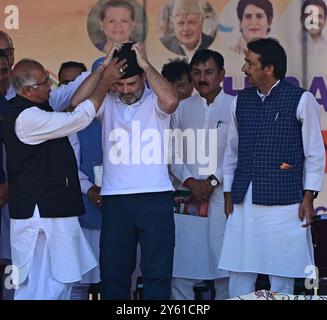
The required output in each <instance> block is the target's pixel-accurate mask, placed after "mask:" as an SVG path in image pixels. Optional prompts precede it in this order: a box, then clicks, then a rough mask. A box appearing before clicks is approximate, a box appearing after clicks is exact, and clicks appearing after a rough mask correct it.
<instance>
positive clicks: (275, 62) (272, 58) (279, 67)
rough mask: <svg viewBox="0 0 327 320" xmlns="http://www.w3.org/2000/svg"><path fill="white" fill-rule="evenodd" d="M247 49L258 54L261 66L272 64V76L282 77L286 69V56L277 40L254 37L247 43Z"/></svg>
mask: <svg viewBox="0 0 327 320" xmlns="http://www.w3.org/2000/svg"><path fill="white" fill-rule="evenodd" d="M248 49H249V50H251V51H252V52H254V53H256V54H258V55H260V62H261V64H262V68H264V67H267V66H271V65H272V66H274V77H275V78H276V79H278V80H280V79H284V78H285V75H286V71H287V56H286V53H285V50H284V48H283V47H282V46H281V45H280V43H279V41H278V40H277V39H274V38H266V39H255V40H252V41H250V42H249V43H248Z"/></svg>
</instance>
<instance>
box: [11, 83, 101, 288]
mask: <svg viewBox="0 0 327 320" xmlns="http://www.w3.org/2000/svg"><path fill="white" fill-rule="evenodd" d="M59 90H62V89H59ZM61 96H62V94H61ZM63 96H64V98H65V99H66V98H67V95H65V94H64V95H63ZM56 100H57V103H56V106H60V105H62V106H64V103H63V100H62V99H61V100H60V96H58V97H56ZM50 103H51V100H50ZM94 117H95V109H94V106H93V104H92V102H91V101H90V100H87V101H85V102H83V103H81V104H80V105H79V106H78V107H77V108H76V109H75V110H74V112H72V113H64V112H63V113H61V112H46V111H43V110H41V109H39V108H37V107H33V108H29V109H27V110H25V111H23V112H22V113H21V114H20V115H19V116H18V118H17V120H16V126H15V132H16V135H17V137H18V138H19V139H20V140H21V141H22V142H24V143H26V144H30V145H36V144H40V143H42V142H44V141H46V140H49V139H56V138H60V137H65V136H68V135H70V134H72V133H74V132H77V131H79V130H83V129H84V128H86V127H87V126H88V125H89V124H90V123H91V122H92V121H93V119H94ZM40 231H44V233H45V238H46V246H47V247H48V248H49V251H50V260H51V263H50V265H51V275H52V276H53V277H54V278H55V279H56V280H57V281H60V282H62V283H72V282H76V281H80V280H81V279H82V275H83V274H85V273H86V272H88V271H89V270H91V269H92V268H94V267H95V266H96V265H97V261H96V259H95V257H94V255H93V253H92V250H91V248H90V246H89V244H88V242H87V240H86V239H85V236H84V234H83V231H82V229H81V227H80V225H79V221H78V217H69V218H40V217H39V212H38V208H37V206H36V208H35V211H34V215H33V217H32V218H30V219H22V220H17V219H11V230H10V235H11V247H12V261H13V265H14V266H16V267H17V268H18V273H19V274H18V279H17V278H16V279H14V283H15V284H16V283H22V282H24V281H25V280H26V278H27V276H28V274H29V271H30V268H31V264H32V261H33V260H32V259H33V255H34V251H35V246H36V241H37V238H38V234H39V232H40Z"/></svg>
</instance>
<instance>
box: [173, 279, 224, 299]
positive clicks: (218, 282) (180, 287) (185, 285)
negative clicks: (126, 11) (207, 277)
mask: <svg viewBox="0 0 327 320" xmlns="http://www.w3.org/2000/svg"><path fill="white" fill-rule="evenodd" d="M228 280H229V278H221V279H215V280H214V284H215V291H216V296H215V300H225V299H228V298H229V294H228V282H229V281H228ZM203 281H204V280H195V279H185V278H173V279H172V286H171V299H172V300H194V291H193V288H194V287H195V286H196V285H197V284H199V283H202V282H203Z"/></svg>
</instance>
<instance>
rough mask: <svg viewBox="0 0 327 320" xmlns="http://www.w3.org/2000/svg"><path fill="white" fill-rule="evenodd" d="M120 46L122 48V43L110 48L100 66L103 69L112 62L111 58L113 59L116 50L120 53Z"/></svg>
mask: <svg viewBox="0 0 327 320" xmlns="http://www.w3.org/2000/svg"><path fill="white" fill-rule="evenodd" d="M122 46H123V44H122V43H115V44H114V45H113V46H112V48H111V49H110V50H109V51H108V53H107V55H106V57H105V59H104V60H103V62H102V65H103V66H104V67H106V66H108V65H109V63H110V62H111V61H112V58H113V56H114V53H115V51H116V50H117V51H120V49H121V48H122Z"/></svg>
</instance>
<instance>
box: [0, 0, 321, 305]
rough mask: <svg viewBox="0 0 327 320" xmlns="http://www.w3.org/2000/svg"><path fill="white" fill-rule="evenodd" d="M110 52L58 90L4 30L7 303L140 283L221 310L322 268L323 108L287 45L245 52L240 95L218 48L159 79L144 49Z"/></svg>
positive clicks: (122, 291)
mask: <svg viewBox="0 0 327 320" xmlns="http://www.w3.org/2000/svg"><path fill="white" fill-rule="evenodd" d="M113 2H115V1H113ZM192 3H193V2H192ZM196 3H197V2H194V4H192V5H189V6H188V7H187V8H188V10H194V11H192V12H187V14H191V15H192V14H193V15H199V14H200V12H201V11H200V10H199V9H198V8H197V5H196ZM107 9H108V8H107ZM115 9H119V7H115ZM120 9H121V10H123V11H124V10H127V11H128V8H127V9H126V7H124V8H120ZM182 9H183V7H182V6H181V7H179V8H178V10H177V9H176V10H175V11H173V14H174V15H176V16H182V15H185V14H186V13H185V12H183V10H182ZM104 45H105V46H106V52H107V54H106V56H105V57H102V58H100V59H98V60H96V61H95V62H94V64H93V66H92V68H90V70H89V71H88V70H87V68H86V66H85V65H84V64H83V63H81V62H76V61H68V62H64V63H62V65H61V68H60V70H59V72H58V78H59V87H58V88H53V86H52V81H51V79H50V77H49V73H48V71H47V69H46V66H43V65H42V64H40V63H39V62H38V61H36V60H33V59H22V60H20V61H15V59H14V53H15V51H14V41H13V39H11V37H10V36H9V34H7V33H5V32H4V31H0V113H1V114H0V137H1V145H0V147H1V150H0V152H1V154H2V155H3V157H1V159H0V162H1V163H0V206H1V238H0V254H1V255H0V259H1V266H2V268H1V273H2V275H1V277H2V288H1V290H2V298H3V299H7V300H10V299H15V300H87V299H88V297H89V291H90V287H91V286H92V285H94V284H99V287H100V291H101V299H104V300H129V299H131V297H132V294H131V293H132V291H133V290H135V286H136V279H137V278H139V277H142V285H143V299H146V300H151V299H153V300H168V299H173V300H194V299H195V298H196V297H195V292H194V288H196V287H199V286H202V285H203V284H204V283H207V282H208V281H210V282H211V283H212V284H213V287H214V290H213V292H214V299H216V300H223V299H228V298H233V297H237V296H242V295H247V294H250V293H251V292H253V291H255V284H256V281H257V276H258V274H263V275H267V276H268V277H269V282H270V290H271V291H274V292H279V293H283V294H293V291H294V280H295V278H302V279H305V278H306V277H307V276H308V274H307V273H306V270H307V267H308V266H314V265H315V262H314V255H313V245H312V239H311V232H310V225H311V223H312V221H313V216H314V208H313V202H314V199H315V198H316V197H317V194H318V192H319V191H320V190H321V189H322V185H323V177H324V168H325V150H324V144H323V139H322V136H321V129H320V122H319V119H320V110H321V108H320V106H319V104H318V103H317V101H316V99H315V98H314V96H313V95H312V94H311V93H310V92H308V91H306V90H304V89H302V88H299V87H296V86H293V85H292V84H290V83H288V82H287V81H285V79H284V78H285V74H286V72H287V56H286V54H285V50H284V49H283V47H282V46H281V45H280V43H279V41H278V40H277V39H273V38H257V39H254V40H251V41H249V42H248V43H247V44H246V48H245V50H244V65H243V67H242V70H241V71H242V72H244V74H245V75H246V77H247V80H248V81H249V83H250V85H251V86H250V87H249V88H246V89H244V90H241V91H239V92H238V95H237V96H236V97H232V96H230V95H228V94H226V93H225V92H224V90H223V88H222V86H221V85H222V82H223V80H224V77H225V68H224V64H225V60H224V57H223V56H222V55H221V54H220V53H219V52H217V51H213V50H210V49H203V48H201V47H197V48H196V50H193V51H192V52H191V51H190V52H189V54H190V61H189V62H188V61H186V60H182V59H176V60H171V61H168V62H167V63H166V64H165V65H164V66H163V67H162V70H160V72H159V71H158V70H156V69H155V68H154V67H153V65H152V64H151V57H148V56H147V54H146V52H145V49H144V47H143V45H142V44H141V43H134V42H132V41H129V40H128V39H126V41H121V42H113V43H108V42H107V43H105V44H104ZM191 53H192V54H191ZM20 55H21V56H23V53H20ZM226 58H227V59H228V57H226ZM167 132H169V133H170V134H172V139H171V145H170V146H169V147H171V150H173V151H174V152H172V155H171V159H168V154H167V153H166V152H163V151H164V150H166V148H167V145H166V141H165V139H164V137H165V136H166V133H167ZM137 137H141V138H140V139H137ZM190 137H191V140H188V139H190ZM190 141H191V143H190ZM192 154H193V155H194V157H192V156H191V157H190V155H192ZM8 270H10V272H8ZM8 276H11V277H12V279H11V281H9V282H10V286H8V283H9V282H8V279H7V278H8ZM311 277H313V278H314V277H315V274H314V273H313V274H311Z"/></svg>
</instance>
